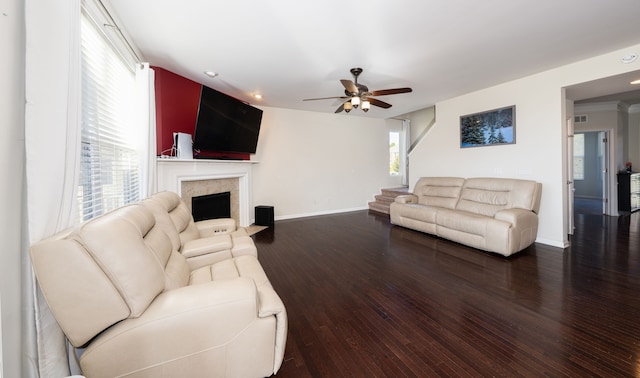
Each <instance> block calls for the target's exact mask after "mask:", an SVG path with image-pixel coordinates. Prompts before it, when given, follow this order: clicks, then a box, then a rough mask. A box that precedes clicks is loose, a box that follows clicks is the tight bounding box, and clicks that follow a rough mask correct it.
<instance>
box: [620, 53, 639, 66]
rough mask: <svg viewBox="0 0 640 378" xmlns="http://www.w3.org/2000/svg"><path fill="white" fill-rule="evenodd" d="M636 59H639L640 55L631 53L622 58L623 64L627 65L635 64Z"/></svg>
mask: <svg viewBox="0 0 640 378" xmlns="http://www.w3.org/2000/svg"><path fill="white" fill-rule="evenodd" d="M636 59H638V54H637V53H630V54H627V55H625V56H623V57H622V63H625V64H629V63H633V62H635V61H636Z"/></svg>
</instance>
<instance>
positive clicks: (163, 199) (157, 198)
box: [142, 192, 182, 251]
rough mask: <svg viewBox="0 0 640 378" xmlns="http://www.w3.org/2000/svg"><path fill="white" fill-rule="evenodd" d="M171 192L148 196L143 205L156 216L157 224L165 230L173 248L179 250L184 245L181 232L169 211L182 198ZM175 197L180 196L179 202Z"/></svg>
mask: <svg viewBox="0 0 640 378" xmlns="http://www.w3.org/2000/svg"><path fill="white" fill-rule="evenodd" d="M171 194H172V193H171V192H159V193H156V194H154V195H152V196H151V197H149V198H146V199H144V200H143V201H142V205H144V207H146V208H147V209H149V210H151V213H152V214H153V216H154V217H155V218H156V225H157V226H158V227H160V228H162V229H163V230H164V232H165V233H166V234H167V236H168V237H169V239H170V240H171V245H172V246H173V249H175V250H176V251H179V250H180V248H181V247H182V243H181V241H180V234H179V232H178V230H177V229H176V225H175V224H174V221H173V218H171V215H169V212H170V211H171V210H173V209H175V208H176V207H177V206H178V202H180V201H179V200H180V198H179V197H178V196H177V195H175V196H172V195H171ZM175 197H178V202H176V201H175Z"/></svg>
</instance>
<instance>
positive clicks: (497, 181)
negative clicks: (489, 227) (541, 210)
mask: <svg viewBox="0 0 640 378" xmlns="http://www.w3.org/2000/svg"><path fill="white" fill-rule="evenodd" d="M539 198H540V192H539V184H538V183H536V182H535V181H530V180H519V179H506V178H470V179H467V180H466V182H465V184H464V186H463V188H462V191H461V193H460V200H459V201H458V204H457V205H456V207H455V208H456V209H457V210H462V211H466V212H469V213H475V214H480V215H484V216H488V217H493V216H494V215H495V214H496V213H497V212H498V211H500V210H503V209H512V208H518V209H525V210H530V211H535V209H537V207H538V206H539V201H540V199H539Z"/></svg>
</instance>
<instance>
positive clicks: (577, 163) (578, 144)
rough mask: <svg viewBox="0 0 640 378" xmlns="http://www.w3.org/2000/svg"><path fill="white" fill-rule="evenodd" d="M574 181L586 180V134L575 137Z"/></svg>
mask: <svg viewBox="0 0 640 378" xmlns="http://www.w3.org/2000/svg"><path fill="white" fill-rule="evenodd" d="M573 179H574V180H584V134H575V135H574V136H573Z"/></svg>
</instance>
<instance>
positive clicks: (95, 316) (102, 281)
mask: <svg viewBox="0 0 640 378" xmlns="http://www.w3.org/2000/svg"><path fill="white" fill-rule="evenodd" d="M68 236H69V235H68V233H67V232H64V233H60V234H57V235H54V236H52V237H51V238H49V239H46V240H43V241H41V242H38V243H36V244H34V245H32V246H31V250H30V254H31V260H32V261H33V270H34V271H35V273H36V275H37V277H38V284H39V286H40V287H41V288H42V294H44V297H45V298H46V300H47V303H48V305H49V308H50V309H51V313H52V314H53V316H54V317H55V318H56V321H57V322H58V324H59V325H60V328H62V330H63V331H64V333H65V335H66V336H67V338H68V339H69V342H70V343H71V345H73V346H74V347H76V348H77V347H81V346H83V345H84V344H86V343H87V342H89V340H91V339H92V338H93V337H94V336H95V335H97V334H98V333H100V332H102V331H103V330H104V329H106V328H108V327H109V326H111V325H113V324H115V323H117V322H119V321H121V320H123V319H126V318H127V317H128V316H129V313H130V311H129V307H128V306H127V303H125V301H124V299H123V298H122V296H121V295H120V293H119V292H118V290H117V289H116V287H114V286H113V284H112V283H111V281H110V279H109V277H107V275H106V274H105V272H104V271H103V270H102V269H100V267H98V265H96V263H95V261H94V260H93V258H92V257H91V255H89V254H88V253H87V251H86V250H85V249H84V248H83V247H82V246H81V245H80V244H79V243H78V242H77V241H76V240H71V239H68V238H67V237H68Z"/></svg>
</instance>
